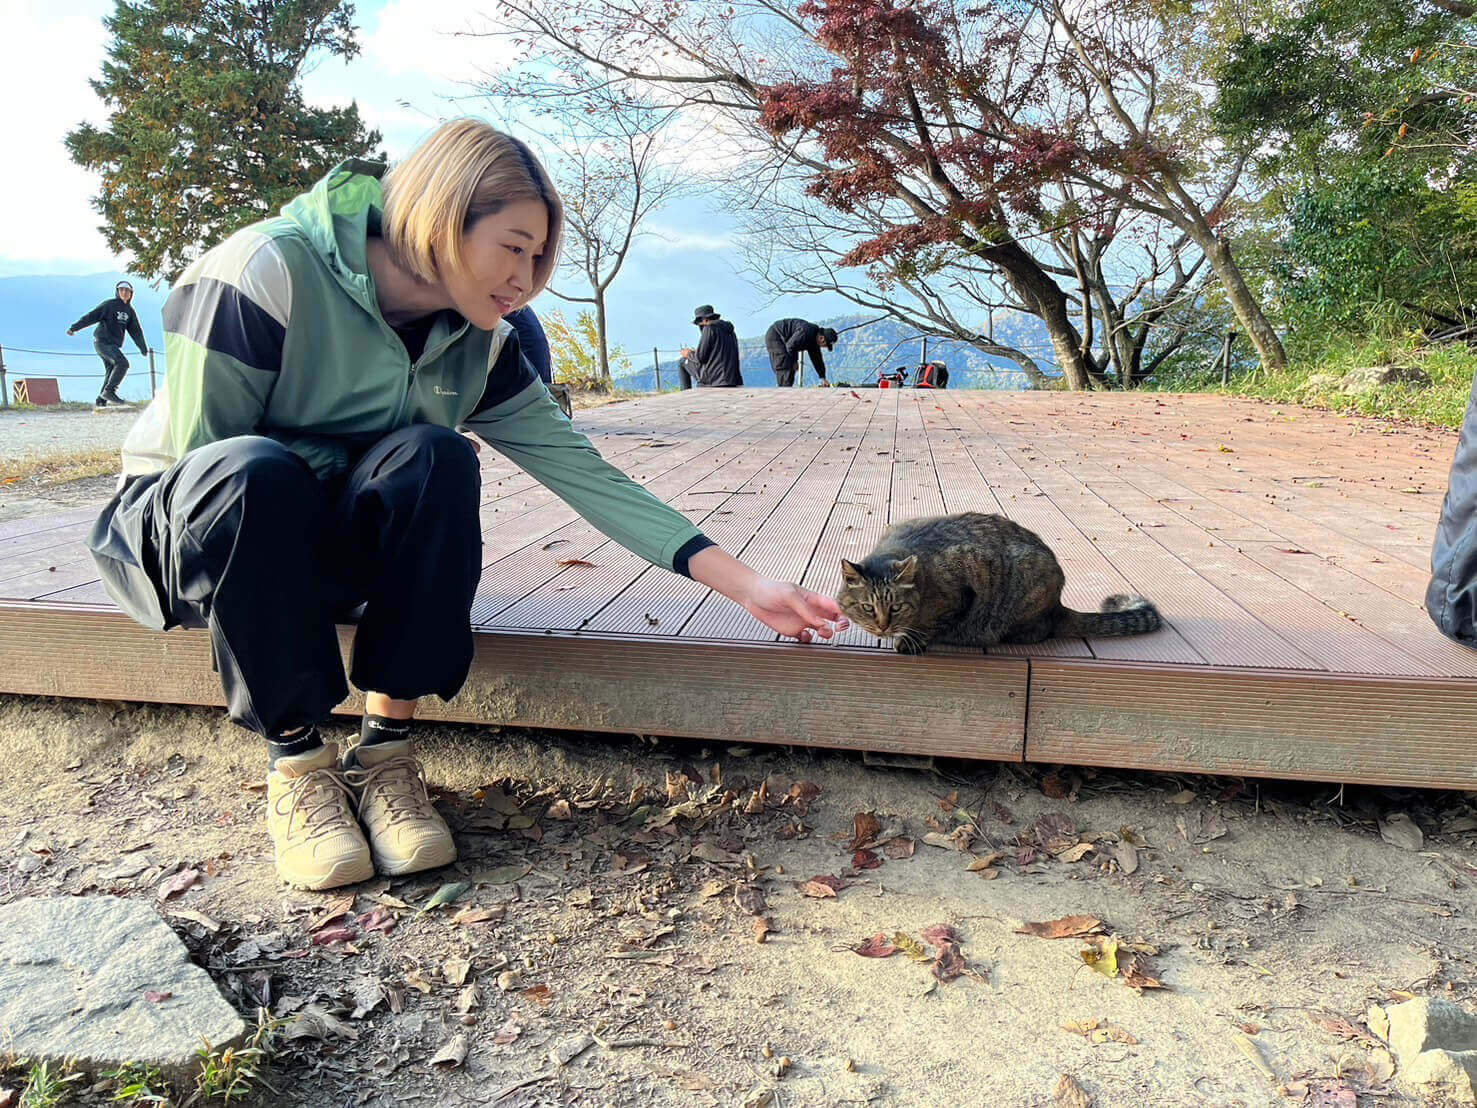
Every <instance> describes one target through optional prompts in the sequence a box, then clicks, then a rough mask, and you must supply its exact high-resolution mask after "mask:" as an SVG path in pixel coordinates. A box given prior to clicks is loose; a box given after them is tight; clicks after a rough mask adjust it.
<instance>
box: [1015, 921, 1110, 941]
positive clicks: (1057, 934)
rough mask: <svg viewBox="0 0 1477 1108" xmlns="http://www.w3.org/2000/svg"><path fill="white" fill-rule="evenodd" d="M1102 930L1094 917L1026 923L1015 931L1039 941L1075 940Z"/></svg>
mask: <svg viewBox="0 0 1477 1108" xmlns="http://www.w3.org/2000/svg"><path fill="white" fill-rule="evenodd" d="M1102 930H1103V921H1102V920H1100V919H1098V918H1097V917H1096V916H1063V917H1062V918H1061V919H1052V920H1046V921H1044V922H1042V923H1026V924H1022V925H1021V926H1020V927H1017V928H1016V929H1015V933H1016V934H1017V935H1035V936H1036V937H1037V938H1039V939H1075V938H1079V937H1081V936H1083V935H1094V934H1097V933H1098V932H1100V931H1102Z"/></svg>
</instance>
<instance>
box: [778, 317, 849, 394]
mask: <svg viewBox="0 0 1477 1108" xmlns="http://www.w3.org/2000/svg"><path fill="white" fill-rule="evenodd" d="M822 347H824V348H825V349H827V350H834V349H836V330H835V328H833V327H822V326H820V325H819V324H817V323H810V322H808V321H807V320H804V319H779V320H776V321H775V322H773V323H771V324H770V325H769V330H768V331H766V332H764V348H765V349H766V350H768V351H769V364H770V367H771V368H773V370H774V383H775V384H776V385H778V386H779V387H780V388H792V387H794V384H795V371H796V370H797V369H799V368H800V355H801V354H802V353H804V354H809V355H810V362H811V364H812V365H813V366H815V372H816V376H817V377H819V378H820V386H821V388H828V387H829V386H830V382H828V381H827V380H826V361H825V359H824V358H822V357H821V348H822Z"/></svg>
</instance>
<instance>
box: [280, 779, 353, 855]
mask: <svg viewBox="0 0 1477 1108" xmlns="http://www.w3.org/2000/svg"><path fill="white" fill-rule="evenodd" d="M289 798H290V799H291V800H292V806H291V807H289V808H288V810H287V826H288V827H289V828H290V827H291V826H292V821H293V819H294V817H296V815H297V814H298V812H302V813H303V825H302V826H303V831H304V832H305V833H306V836H307V838H309V839H319V838H322V837H323V836H325V835H330V834H337V833H338V832H340V831H342V830H343V823H344V822H353V819H354V814H353V811H354V794H353V793H352V792H351V791H350V789H349V783H348V782H347V781H346V780H345V774H344V772H343V771H342V770H338V769H333V768H331V767H327V766H325V767H324V768H322V769H315V770H309V771H308V772H307V773H305V774H303V775H302V776H301V777H296V778H294V779H293V781H292V784H290V785H288V786H287V791H286V792H284V793H283V794H282V795H281V796H279V797H278V798H277V802H276V808H277V814H278V815H281V814H282V801H283V800H286V799H289ZM335 816H338V817H341V818H340V819H339V820H337V821H336V820H335V819H334V817H335Z"/></svg>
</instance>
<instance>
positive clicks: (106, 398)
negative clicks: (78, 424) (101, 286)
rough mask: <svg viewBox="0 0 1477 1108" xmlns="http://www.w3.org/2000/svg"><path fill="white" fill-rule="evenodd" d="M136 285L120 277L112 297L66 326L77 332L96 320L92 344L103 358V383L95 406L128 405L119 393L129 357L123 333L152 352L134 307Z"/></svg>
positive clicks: (146, 352) (140, 348) (144, 352)
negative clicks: (134, 286) (124, 345)
mask: <svg viewBox="0 0 1477 1108" xmlns="http://www.w3.org/2000/svg"><path fill="white" fill-rule="evenodd" d="M132 300H133V286H132V285H130V284H129V283H128V282H127V281H119V282H118V284H117V285H116V286H115V287H114V289H113V297H112V299H110V300H104V301H103V302H102V303H101V304H99V305H98V306H97V307H96V308H93V309H92V311H90V312H88V313H87V314H86V315H85V316H83V317H82V318H81V319H79V320H78V321H77V322H76V323H74V324H72V325H71V326H70V327H68V328H67V334H69V335H75V334H76V333H77V332H78V331H80V330H82V328H84V327H91V326H92V325H93V324H94V323H95V324H97V330H96V331H94V332H93V333H92V348H93V349H94V350H96V351H97V356H98V357H99V358H101V359H102V360H103V387H102V390H101V391H100V392H99V393H98V394H97V400H96V401H94V407H97V408H106V407H107V406H108V405H109V404H117V405H121V406H122V407H125V408H126V407H128V406H129V405H128V401H126V400H124V399H123V398H122V397H121V396H119V395H118V386H119V385H121V384H122V383H123V376H124V374H126V373H127V372H128V359H127V358H125V357H124V356H123V336H124V334H128V335H130V336H132V338H133V341H134V342H136V343H138V352H139V353H140V354H142V355H144V357H148V355H149V346H148V343H146V342H145V341H144V329H143V327H142V326H141V325H140V324H139V321H138V313H137V312H135V311H134V310H133V305H132V304H131V301H132Z"/></svg>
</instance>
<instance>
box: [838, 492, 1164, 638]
mask: <svg viewBox="0 0 1477 1108" xmlns="http://www.w3.org/2000/svg"><path fill="white" fill-rule="evenodd" d="M841 578H842V585H841V592H840V594H839V595H838V596H837V597H836V600H837V602H838V603H839V604H840V605H841V610H842V611H843V612H845V613H846V615H847V616H848V617H850V619H851V620H852V622H854V623H856V624H858V625H859V626H861V627H862V628H864V629H865V630H867V631H870V632H871V633H872V634H874V635H878V636H880V637H882V638H887V639H892V641H893V645H894V646H895V647H896V648H897V650H898V653H900V654H922V653H923V652H924V651H925V650H927V649H928V645H929V643H933V642H941V643H952V644H954V645H957V646H982V647H990V646H994V645H996V644H997V643H1032V642H1041V641H1043V640H1044V639H1050V638H1057V637H1070V636H1074V635H1082V636H1087V637H1096V636H1104V635H1142V634H1145V633H1146V632H1149V631H1156V630H1158V629H1159V626H1160V618H1159V611H1158V609H1157V608H1155V607H1154V605H1152V604H1150V603H1149V602H1148V601H1147V600H1145V599H1144V598H1143V597H1141V596H1110V597H1108V598H1107V599H1106V600H1104V601H1103V605H1102V611H1100V612H1076V611H1073V610H1072V609H1070V608H1064V607H1062V587H1063V586H1064V585H1065V584H1066V577H1065V575H1064V574H1063V573H1062V567H1061V564H1060V563H1059V562H1058V561H1057V560H1056V555H1055V554H1053V553H1052V552H1051V548H1050V547H1048V546H1047V545H1046V543H1044V542H1043V541H1042V540H1041V537H1040V536H1039V535H1037V534H1035V533H1034V532H1032V531H1028V530H1026V529H1025V528H1024V527H1022V526H1021V525H1020V524H1018V523H1014V522H1012V521H1011V520H1008V519H1006V518H1005V517H1004V516H997V515H985V514H984V513H983V512H961V513H960V514H958V515H951V516H933V517H931V518H927V519H910V520H906V521H904V522H902V523H897V524H894V525H893V526H892V527H890V528H888V530H887V532H886V534H884V535H883V536H882V541H881V542H879V543H878V544H877V548H876V549H875V550H873V551H872V552H871V553H870V554H868V555H867V556H866V557H865V558H863V559H862V561H861V562H859V563H857V562H848V561H847V560H846V559H844V558H843V559H842V560H841Z"/></svg>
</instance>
